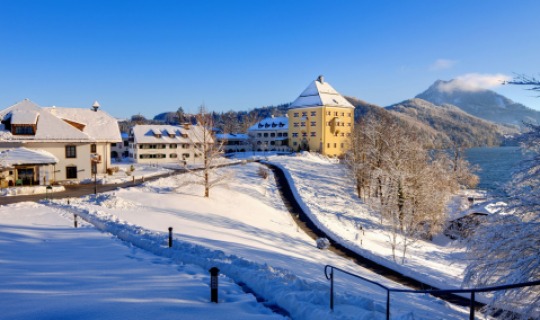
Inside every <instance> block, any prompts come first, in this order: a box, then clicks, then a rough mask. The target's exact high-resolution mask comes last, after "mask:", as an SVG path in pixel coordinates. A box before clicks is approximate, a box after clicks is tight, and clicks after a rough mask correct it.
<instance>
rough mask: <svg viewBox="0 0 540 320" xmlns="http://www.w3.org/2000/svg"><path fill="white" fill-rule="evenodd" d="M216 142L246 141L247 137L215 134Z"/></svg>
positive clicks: (232, 134)
mask: <svg viewBox="0 0 540 320" xmlns="http://www.w3.org/2000/svg"><path fill="white" fill-rule="evenodd" d="M216 139H218V140H248V139H249V136H248V135H247V134H245V133H218V134H216Z"/></svg>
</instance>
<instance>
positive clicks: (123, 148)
mask: <svg viewBox="0 0 540 320" xmlns="http://www.w3.org/2000/svg"><path fill="white" fill-rule="evenodd" d="M121 137H122V142H115V143H111V159H117V160H121V159H122V158H127V157H129V134H128V133H125V132H122V133H121Z"/></svg>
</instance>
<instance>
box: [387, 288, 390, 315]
mask: <svg viewBox="0 0 540 320" xmlns="http://www.w3.org/2000/svg"><path fill="white" fill-rule="evenodd" d="M386 320H390V290H388V289H386Z"/></svg>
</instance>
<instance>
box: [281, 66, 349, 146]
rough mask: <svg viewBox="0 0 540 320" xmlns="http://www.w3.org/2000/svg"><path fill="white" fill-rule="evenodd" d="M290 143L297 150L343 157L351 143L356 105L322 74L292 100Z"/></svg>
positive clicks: (290, 109)
mask: <svg viewBox="0 0 540 320" xmlns="http://www.w3.org/2000/svg"><path fill="white" fill-rule="evenodd" d="M287 114H288V116H289V146H290V147H291V148H292V149H293V150H294V151H302V150H306V151H315V152H319V153H321V154H324V155H328V156H335V157H341V156H343V155H344V154H345V153H346V152H347V151H348V150H349V148H350V147H351V138H352V134H353V130H354V106H353V105H352V104H350V103H349V101H347V100H346V99H345V98H344V97H343V96H342V95H341V94H339V93H338V92H337V91H336V90H335V89H334V88H333V87H332V86H331V85H330V84H329V83H328V82H325V81H324V78H323V76H319V77H318V78H317V80H315V81H313V82H312V83H310V84H309V86H308V87H307V88H306V89H305V90H304V91H303V92H302V93H301V94H300V96H299V97H298V98H297V99H296V100H295V101H294V102H293V103H292V104H291V106H290V107H289V111H288V112H287Z"/></svg>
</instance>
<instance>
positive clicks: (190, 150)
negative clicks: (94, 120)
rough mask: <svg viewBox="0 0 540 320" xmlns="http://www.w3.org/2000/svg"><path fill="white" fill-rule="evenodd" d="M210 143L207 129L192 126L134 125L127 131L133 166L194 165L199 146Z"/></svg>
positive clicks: (199, 152)
mask: <svg viewBox="0 0 540 320" xmlns="http://www.w3.org/2000/svg"><path fill="white" fill-rule="evenodd" d="M204 143H210V144H212V143H214V140H213V138H212V135H211V132H210V130H205V129H204V128H203V127H201V126H198V125H192V124H184V125H180V126H173V125H136V126H134V127H133V128H132V129H131V134H130V146H129V155H130V157H131V158H132V159H133V161H134V162H136V163H154V164H157V163H171V162H177V163H192V162H193V163H194V162H197V161H198V158H200V157H201V156H202V150H203V147H202V146H203V144H204Z"/></svg>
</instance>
